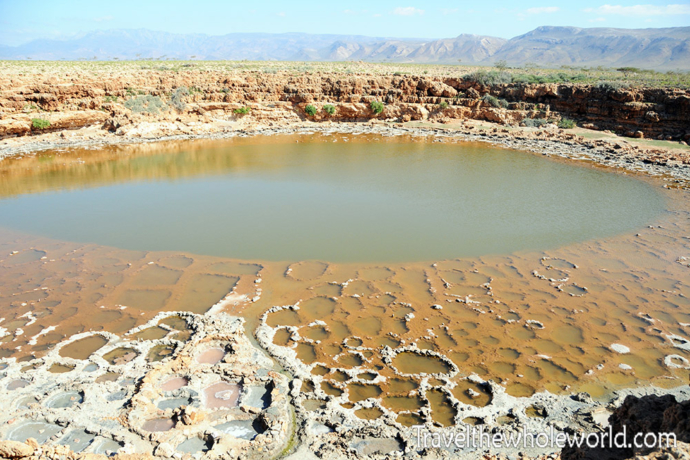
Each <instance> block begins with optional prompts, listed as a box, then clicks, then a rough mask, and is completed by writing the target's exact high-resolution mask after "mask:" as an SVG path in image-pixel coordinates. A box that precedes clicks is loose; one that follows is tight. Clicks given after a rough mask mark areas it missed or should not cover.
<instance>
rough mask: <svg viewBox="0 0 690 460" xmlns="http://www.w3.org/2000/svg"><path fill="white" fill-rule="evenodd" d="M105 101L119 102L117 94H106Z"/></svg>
mask: <svg viewBox="0 0 690 460" xmlns="http://www.w3.org/2000/svg"><path fill="white" fill-rule="evenodd" d="M105 102H117V96H106V97H105Z"/></svg>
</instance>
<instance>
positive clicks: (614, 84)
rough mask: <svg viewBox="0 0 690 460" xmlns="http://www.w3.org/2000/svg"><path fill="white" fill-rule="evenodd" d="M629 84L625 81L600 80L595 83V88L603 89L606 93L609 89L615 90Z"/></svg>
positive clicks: (626, 86)
mask: <svg viewBox="0 0 690 460" xmlns="http://www.w3.org/2000/svg"><path fill="white" fill-rule="evenodd" d="M628 87H629V85H628V84H627V83H621V82H619V81H600V82H599V83H597V88H599V89H603V90H604V91H606V92H607V93H608V92H610V91H617V90H619V89H625V88H628Z"/></svg>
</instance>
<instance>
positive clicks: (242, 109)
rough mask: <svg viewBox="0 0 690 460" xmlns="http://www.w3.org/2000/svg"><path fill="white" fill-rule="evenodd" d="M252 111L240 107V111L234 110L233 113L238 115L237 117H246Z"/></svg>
mask: <svg viewBox="0 0 690 460" xmlns="http://www.w3.org/2000/svg"><path fill="white" fill-rule="evenodd" d="M251 110H252V109H251V108H249V107H240V108H239V109H235V110H233V113H236V114H237V115H246V114H248V113H249V112H250V111H251Z"/></svg>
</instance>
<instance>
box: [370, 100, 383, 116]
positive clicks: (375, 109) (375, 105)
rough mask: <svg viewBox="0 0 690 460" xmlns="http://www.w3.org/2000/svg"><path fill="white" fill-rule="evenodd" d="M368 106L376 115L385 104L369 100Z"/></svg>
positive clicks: (381, 110)
mask: <svg viewBox="0 0 690 460" xmlns="http://www.w3.org/2000/svg"><path fill="white" fill-rule="evenodd" d="M369 107H371V111H372V112H374V113H375V114H376V115H378V114H380V113H381V112H383V108H384V107H385V106H384V105H383V102H379V101H371V104H369Z"/></svg>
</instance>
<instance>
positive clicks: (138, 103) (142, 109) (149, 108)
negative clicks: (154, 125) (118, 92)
mask: <svg viewBox="0 0 690 460" xmlns="http://www.w3.org/2000/svg"><path fill="white" fill-rule="evenodd" d="M125 107H126V108H128V109H129V110H131V111H132V112H134V113H150V114H153V115H158V113H159V112H160V111H161V110H167V106H166V105H165V103H163V100H162V99H161V98H160V97H158V96H152V95H150V94H147V95H145V96H139V97H135V98H132V99H127V100H126V101H125Z"/></svg>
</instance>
